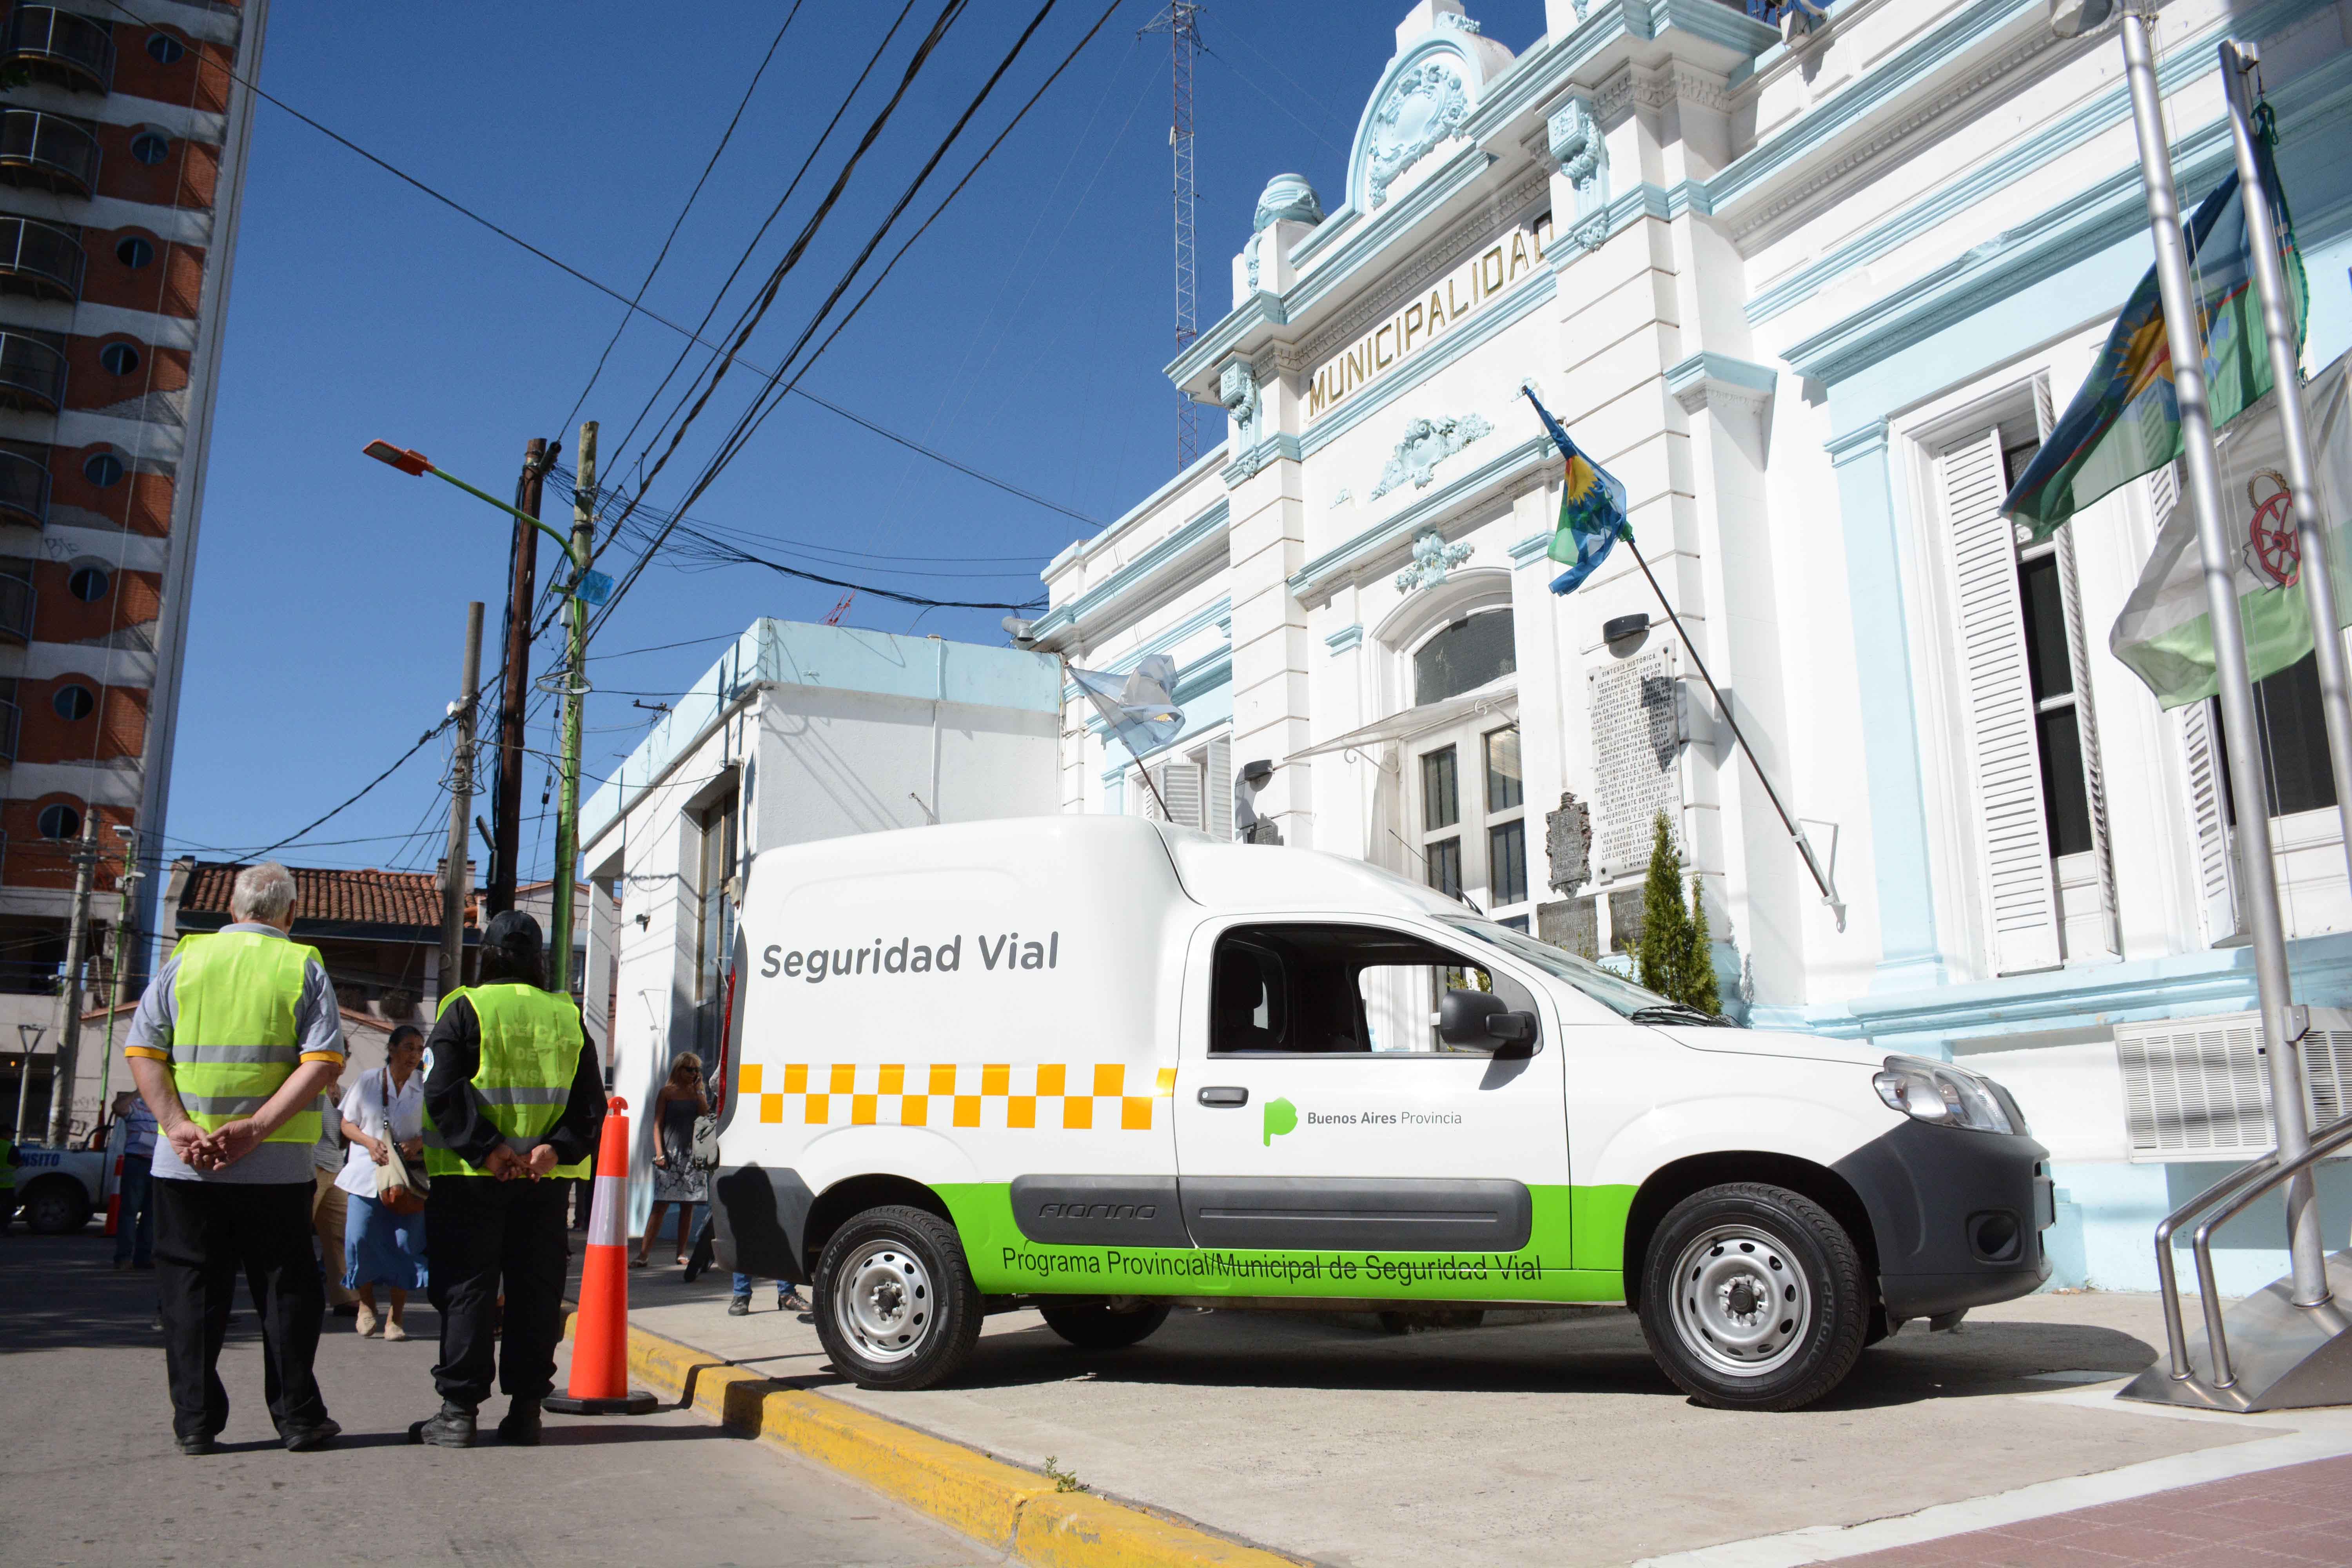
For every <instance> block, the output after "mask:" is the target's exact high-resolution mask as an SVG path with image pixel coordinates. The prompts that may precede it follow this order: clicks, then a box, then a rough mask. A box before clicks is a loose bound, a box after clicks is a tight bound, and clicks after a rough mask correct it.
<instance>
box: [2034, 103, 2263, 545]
mask: <svg viewBox="0 0 2352 1568" xmlns="http://www.w3.org/2000/svg"><path fill="white" fill-rule="evenodd" d="M2264 123H2265V124H2267V121H2266V120H2265V121H2264ZM2254 152H2255V158H2256V162H2257V163H2258V164H2259V165H2260V167H2261V169H2262V171H2263V188H2264V189H2265V190H2266V191H2268V192H2269V194H2270V198H2271V211H2272V213H2273V216H2275V217H2276V218H2277V220H2278V224H2279V228H2280V232H2281V234H2282V236H2283V239H2284V243H2283V246H2282V251H2283V256H2284V261H2285V264H2286V267H2285V270H2286V277H2287V289H2288V292H2289V293H2290V294H2292V295H2293V296H2294V319H2295V342H2297V343H2298V344H2300V343H2301V342H2303V326H2304V318H2305V288H2304V278H2303V261H2302V258H2301V256H2300V254H2299V253H2298V252H2297V251H2296V249H2295V245H2294V228H2293V227H2292V226H2290V225H2289V223H2288V221H2287V217H2286V198H2285V195H2284V192H2283V191H2282V190H2281V189H2280V187H2279V183H2278V169H2277V167H2276V165H2275V164H2273V163H2272V161H2271V150H2270V143H2269V142H2268V140H2267V139H2266V138H2264V137H2257V138H2256V140H2255V142H2254ZM2188 240H2189V260H2190V265H2191V266H2192V268H2194V273H2193V278H2192V280H2193V282H2194V284H2195V286H2196V289H2197V299H2198V305H2199V308H2200V312H2201V314H2202V316H2203V321H2202V323H2201V324H2202V326H2203V328H2204V331H2203V334H2202V335H2203V337H2204V342H2205V395H2206V401H2207V403H2208V405H2209V406H2210V412H2211V415H2212V419H2213V428H2214V429H2216V430H2219V429H2221V427H2222V426H2226V425H2228V424H2229V423H2230V422H2231V420H2233V419H2235V418H2237V417H2238V416H2239V415H2240V414H2242V413H2243V412H2244V411H2245V408H2246V406H2247V405H2249V404H2252V402H2254V401H2255V400H2256V399H2258V398H2260V397H2261V396H2262V395H2263V394H2264V393H2267V392H2268V391H2270V389H2271V362H2270V349H2269V345H2268V343H2267V342H2266V341H2265V339H2264V338H2263V317H2262V305H2261V301H2260V300H2259V299H2258V298H2257V297H2256V293H2255V289H2254V286H2253V276H2254V268H2253V252H2252V248H2251V247H2250V237H2249V236H2248V234H2247V231H2246V211H2245V204H2244V203H2243V202H2242V201H2240V200H2239V199H2238V176H2237V174H2236V173H2235V171H2232V172H2231V174H2230V175H2229V177H2228V178H2226V179H2224V180H2223V181H2222V182H2221V184H2220V185H2218V186H2216V187H2215V188H2214V191H2213V194H2212V195H2209V196H2207V197H2206V198H2205V200H2204V201H2203V202H2202V203H2200V204H2199V205H2198V208H2197V212H2196V215H2195V216H2193V217H2191V218H2190V219H2189V226H2188ZM2179 455H2180V405H2179V402H2178V401H2177V399H2176V398H2175V395H2174V393H2173V384H2172V346H2171V342H2170V340H2169V338H2168V336H2167V333H2166V330H2165V316H2164V301H2163V300H2162V299H2161V297H2160V296H2159V294H2158V289H2157V283H2156V268H2153V267H2150V268H2148V270H2147V276H2145V277H2143V278H2142V279H2140V280H2139V287H2138V288H2137V289H2133V290H2132V294H2131V298H2130V299H2129V300H2126V301H2125V302H2124V308H2123V310H2122V312H2121V313H2120V314H2118V315H2117V316H2116V324H2115V329H2114V331H2110V332H2109V333H2108V334H2107V341H2106V343H2105V346H2104V347H2102V348H2101V349H2100V350H2099V357H2098V360H2097V362H2096V363H2094V364H2093V365H2092V367H2091V374H2089V375H2088V376H2086V377H2084V381H2083V386H2082V390H2081V391H2079V392H2077V393H2075V395H2074V402H2072V403H2070V404H2068V405H2066V412H2065V413H2063V414H2062V415H2061V416H2059V417H2058V422H2057V424H2056V425H2054V426H2052V427H2051V430H2050V434H2049V437H2047V438H2046V439H2044V440H2043V442H2042V449H2041V451H2039V452H2037V453H2036V454H2034V458H2033V461H2032V462H2031V463H2029V464H2028V465H2026V469H2025V472H2024V473H2022V474H2020V475H2019V476H2018V479H2017V483H2016V485H2015V486H2013V487H2012V488H2011V490H2010V492H2009V497H2008V499H2007V500H2004V501H2003V502H2002V503H2001V510H2002V511H2004V512H2007V513H2008V514H2009V515H2010V516H2011V517H2013V518H2015V519H2016V520H2017V521H2019V522H2021V523H2023V524H2025V525H2026V526H2027V528H2028V530H2029V531H2031V533H2032V537H2033V539H2035V540H2036V541H2040V540H2043V539H2047V538H2048V537H2050V535H2051V534H2052V533H2053V532H2054V531H2056V530H2057V529H2058V528H2059V527H2060V526H2061V525H2062V524H2063V523H2064V522H2065V521H2066V520H2067V519H2069V518H2071V517H2073V516H2074V513H2075V512H2076V511H2078V510H2081V509H2082V508H2084V507H2086V506H2088V505H2090V504H2091V503H2092V502H2093V501H2095V500H2098V499H2099V498H2100V497H2101V496H2103V495H2105V494H2106V493H2107V492H2108V491H2109V490H2112V489H2115V488H2116V486H2117V485H2120V484H2123V483H2125V482H2126V481H2127V480H2130V479H2137V478H2138V477H2139V476H2140V475H2142V474H2145V473H2150V472H2153V471H2154V470H2156V469H2158V468H2162V467H2164V465H2165V464H2167V463H2168V462H2170V461H2172V460H2173V459H2174V458H2177V457H2179Z"/></svg>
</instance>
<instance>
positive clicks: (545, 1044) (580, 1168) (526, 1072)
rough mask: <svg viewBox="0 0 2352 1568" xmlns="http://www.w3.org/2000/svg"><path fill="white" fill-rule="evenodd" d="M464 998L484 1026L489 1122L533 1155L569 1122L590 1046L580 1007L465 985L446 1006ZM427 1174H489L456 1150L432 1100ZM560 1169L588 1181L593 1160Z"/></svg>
mask: <svg viewBox="0 0 2352 1568" xmlns="http://www.w3.org/2000/svg"><path fill="white" fill-rule="evenodd" d="M460 996H463V997H464V998H466V1000H467V1001H468V1002H471V1003H472V1004H473V1005H474V1016H475V1017H476V1018H477V1019H478V1020H479V1021H480V1023H481V1026H482V1058H481V1065H480V1066H479V1067H478V1068H475V1070H474V1079H473V1083H474V1092H475V1093H476V1094H478V1095H479V1096H480V1097H481V1099H482V1102H483V1107H484V1110H486V1112H487V1113H488V1117H489V1119H490V1122H491V1124H492V1125H493V1126H495V1127H497V1128H498V1130H499V1131H500V1132H502V1133H504V1134H505V1135H506V1142H507V1147H508V1148H509V1149H512V1150H513V1151H514V1152H516V1153H517V1154H520V1155H523V1156H526V1157H527V1156H529V1154H530V1152H531V1150H532V1148H533V1147H535V1146H536V1145H537V1144H538V1142H539V1141H540V1140H541V1139H542V1138H544V1137H546V1136H547V1135H548V1133H549V1132H551V1131H553V1130H554V1128H555V1124H556V1123H557V1122H558V1121H562V1120H563V1106H564V1102H565V1101H567V1100H570V1099H571V1098H572V1079H573V1077H574V1076H575V1075H576V1074H577V1073H578V1072H579V1070H580V1053H581V1052H582V1051H583V1049H585V1048H586V1047H587V1044H588V1037H587V1036H586V1035H585V1034H583V1032H582V1031H581V1028H580V1010H579V1008H577V1007H575V1006H574V1005H572V998H570V997H569V996H565V995H562V994H558V993H556V992H553V991H541V989H540V988H539V987H538V986H536V985H526V984H520V983H502V984H494V985H467V986H464V987H461V988H460V989H458V990H456V991H452V992H451V993H449V994H448V995H447V996H446V997H445V998H444V999H443V1000H442V1003H441V1010H442V1011H443V1012H446V1011H448V1008H449V1004H450V1003H452V1002H454V1001H456V1000H457V998H458V997H460ZM425 1174H426V1175H428V1176H487V1175H488V1174H489V1173H488V1171H486V1170H483V1169H482V1168H481V1167H480V1166H478V1165H475V1164H471V1163H468V1162H467V1161H466V1160H464V1159H462V1158H460V1157H459V1156H458V1155H457V1152H455V1151H453V1150H452V1149H450V1147H449V1146H448V1144H447V1143H446V1142H445V1141H444V1140H443V1139H442V1137H441V1134H440V1132H439V1131H438V1130H437V1129H436V1127H435V1126H434V1125H433V1108H432V1107H431V1105H429V1104H428V1105H427V1106H426V1107H425ZM555 1174H556V1175H558V1176H571V1177H583V1178H584V1177H585V1176H586V1175H587V1174H588V1162H587V1161H586V1160H574V1161H573V1162H572V1163H570V1164H568V1165H558V1166H557V1167H556V1168H555Z"/></svg>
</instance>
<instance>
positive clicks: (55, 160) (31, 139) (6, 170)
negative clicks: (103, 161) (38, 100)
mask: <svg viewBox="0 0 2352 1568" xmlns="http://www.w3.org/2000/svg"><path fill="white" fill-rule="evenodd" d="M0 180H5V181H6V182H8V184H12V185H32V186H36V187H37V188H39V189H41V190H45V191H55V192H57V193H58V195H61V196H86V195H89V194H90V193H92V192H93V191H95V190H97V189H98V138H97V137H95V136H93V135H91V134H90V133H89V131H88V130H87V129H86V128H84V127H83V126H82V125H81V123H80V122H79V121H72V120H68V119H67V118H66V117H65V116H64V115H62V114H47V113H44V112H43V111H41V110H37V109H10V110H0Z"/></svg>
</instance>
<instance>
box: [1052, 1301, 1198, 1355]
mask: <svg viewBox="0 0 2352 1568" xmlns="http://www.w3.org/2000/svg"><path fill="white" fill-rule="evenodd" d="M1037 1312H1038V1315H1039V1316H1040V1317H1042V1318H1044V1319H1045V1326H1046V1327H1047V1328H1049V1329H1051V1330H1053V1331H1055V1333H1057V1334H1059V1335H1061V1336H1062V1337H1063V1338H1064V1339H1066V1340H1067V1341H1069V1342H1070V1343H1071V1344H1072V1345H1074V1346H1076V1348H1077V1349H1079V1350H1082V1351H1123V1350H1125V1349H1126V1348H1127V1347H1128V1346H1129V1345H1133V1344H1141V1343H1142V1342H1144V1341H1145V1340H1148V1339H1150V1337H1151V1336H1152V1335H1153V1334H1155V1333H1157V1332H1158V1331H1159V1330H1160V1324H1162V1323H1164V1322H1166V1321H1168V1308H1167V1305H1166V1303H1164V1302H1150V1303H1147V1304H1146V1305H1143V1306H1140V1307H1129V1308H1125V1309H1119V1308H1114V1307H1110V1306H1107V1305H1105V1304H1104V1303H1103V1302H1100V1301H1086V1302H1077V1303H1074V1304H1072V1305H1069V1306H1063V1307H1040V1308H1038V1309H1037Z"/></svg>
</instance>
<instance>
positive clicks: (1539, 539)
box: [1511, 530, 1557, 570]
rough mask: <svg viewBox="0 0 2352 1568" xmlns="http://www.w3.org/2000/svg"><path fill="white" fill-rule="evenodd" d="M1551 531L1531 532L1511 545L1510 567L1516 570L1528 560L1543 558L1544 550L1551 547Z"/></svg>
mask: <svg viewBox="0 0 2352 1568" xmlns="http://www.w3.org/2000/svg"><path fill="white" fill-rule="evenodd" d="M1553 532H1557V530H1554V531H1553ZM1551 541H1552V534H1551V533H1532V534H1529V535H1528V537H1527V538H1525V539H1522V540H1520V541H1519V542H1517V544H1514V545H1512V546H1511V565H1512V568H1513V569H1514V570H1516V569H1517V568H1518V567H1521V566H1525V565H1526V564H1527V563H1528V562H1530V561H1541V560H1543V559H1544V556H1545V552H1547V551H1549V550H1550V549H1551Z"/></svg>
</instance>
